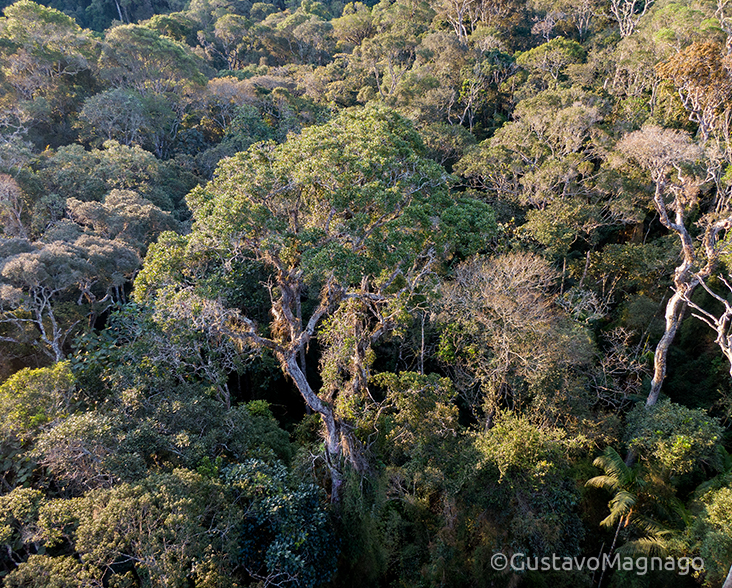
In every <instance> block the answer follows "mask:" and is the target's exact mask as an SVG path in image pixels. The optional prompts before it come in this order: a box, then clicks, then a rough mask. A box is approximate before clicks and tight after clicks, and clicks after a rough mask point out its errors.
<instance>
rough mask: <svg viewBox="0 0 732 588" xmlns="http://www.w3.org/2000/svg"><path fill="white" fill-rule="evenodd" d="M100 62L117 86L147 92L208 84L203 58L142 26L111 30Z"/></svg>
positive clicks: (109, 78)
mask: <svg viewBox="0 0 732 588" xmlns="http://www.w3.org/2000/svg"><path fill="white" fill-rule="evenodd" d="M99 61H100V66H101V68H102V75H103V77H104V78H105V79H107V80H108V81H109V82H110V83H111V84H112V85H113V86H115V87H118V88H120V87H121V88H124V87H126V88H133V89H135V90H137V91H138V92H140V93H143V94H144V93H149V92H152V93H156V94H163V93H166V92H174V91H176V90H177V91H180V90H182V89H183V88H185V86H187V85H189V84H193V85H195V84H203V83H204V78H203V75H202V74H201V73H200V69H199V61H198V60H197V59H196V57H195V55H193V54H192V53H191V51H190V49H188V48H187V47H186V46H185V45H183V44H181V43H178V42H176V41H173V40H172V39H169V38H167V37H163V36H160V35H159V34H158V32H157V31H154V30H152V29H149V28H147V27H144V26H141V25H122V26H117V27H114V28H112V29H109V30H108V31H107V34H106V37H105V45H104V46H103V48H102V54H101V56H100V58H99Z"/></svg>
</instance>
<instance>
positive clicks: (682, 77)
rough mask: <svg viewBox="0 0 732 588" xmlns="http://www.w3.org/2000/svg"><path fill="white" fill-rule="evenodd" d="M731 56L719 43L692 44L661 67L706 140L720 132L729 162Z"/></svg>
mask: <svg viewBox="0 0 732 588" xmlns="http://www.w3.org/2000/svg"><path fill="white" fill-rule="evenodd" d="M729 67H730V64H729V57H728V56H727V55H726V52H725V50H724V48H723V47H722V46H721V45H720V44H718V43H712V42H706V43H692V44H691V45H689V46H688V47H686V48H685V49H684V50H683V51H679V52H678V53H676V54H674V55H673V56H672V57H671V59H669V60H668V61H666V62H665V63H661V64H659V65H658V66H657V69H658V72H659V74H660V75H662V76H663V77H664V78H666V79H668V80H670V81H671V82H673V84H674V86H676V88H677V90H678V93H679V97H680V98H681V101H682V103H683V105H684V108H686V110H687V111H688V112H689V120H691V121H693V122H695V123H697V124H698V125H699V130H700V132H701V134H702V139H703V140H704V141H706V140H707V139H708V138H709V137H710V135H712V133H714V132H716V133H717V134H718V136H719V137H720V138H721V139H722V141H724V150H725V152H727V159H728V160H729V157H730V154H729V151H730V146H729V145H728V144H727V143H728V141H727V140H726V137H729V130H730V122H732V118H731V117H732V104H730V102H729V95H730V92H731V91H732V73H731V72H730V69H729Z"/></svg>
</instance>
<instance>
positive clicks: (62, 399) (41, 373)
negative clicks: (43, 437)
mask: <svg viewBox="0 0 732 588" xmlns="http://www.w3.org/2000/svg"><path fill="white" fill-rule="evenodd" d="M74 388H75V381H74V376H73V374H72V372H71V370H70V369H69V364H68V363H67V362H60V363H57V364H54V365H53V366H52V367H48V368H38V369H35V370H33V369H29V368H25V369H23V370H20V371H19V372H16V373H15V374H13V375H12V376H11V377H10V378H8V379H7V380H5V382H3V383H2V384H1V385H0V415H1V416H0V430H2V435H3V437H4V438H6V439H7V438H8V437H15V438H17V439H19V440H20V441H28V440H29V439H31V438H32V437H33V436H35V434H37V433H38V432H39V431H40V430H41V429H42V428H44V427H46V426H48V424H49V423H52V422H54V421H57V420H58V419H61V418H63V417H65V416H67V415H68V412H69V410H70V408H71V405H72V394H73V392H74Z"/></svg>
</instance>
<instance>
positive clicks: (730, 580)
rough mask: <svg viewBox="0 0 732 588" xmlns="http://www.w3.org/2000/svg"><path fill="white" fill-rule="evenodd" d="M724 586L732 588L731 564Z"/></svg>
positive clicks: (724, 587) (723, 587)
mask: <svg viewBox="0 0 732 588" xmlns="http://www.w3.org/2000/svg"><path fill="white" fill-rule="evenodd" d="M722 588H732V566H730V568H729V572H728V573H727V579H726V580H725V581H724V584H723V585H722Z"/></svg>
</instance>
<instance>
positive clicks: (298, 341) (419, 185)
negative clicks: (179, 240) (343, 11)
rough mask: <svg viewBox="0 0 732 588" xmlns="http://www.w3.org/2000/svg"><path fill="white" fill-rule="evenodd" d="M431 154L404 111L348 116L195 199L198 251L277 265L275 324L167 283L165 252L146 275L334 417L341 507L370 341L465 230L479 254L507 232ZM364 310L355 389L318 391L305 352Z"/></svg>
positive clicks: (330, 442) (229, 163)
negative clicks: (258, 351)
mask: <svg viewBox="0 0 732 588" xmlns="http://www.w3.org/2000/svg"><path fill="white" fill-rule="evenodd" d="M375 137H378V141H375V140H374V138H375ZM423 151H424V147H423V146H422V144H421V140H420V138H419V136H418V135H417V134H416V132H415V131H414V130H413V129H412V128H411V125H410V124H409V123H408V121H406V120H405V119H403V118H402V117H400V116H398V115H397V114H395V113H394V112H391V111H389V110H386V109H383V108H368V109H366V110H364V111H360V112H346V113H344V114H342V115H340V116H339V117H337V118H336V119H334V120H333V121H331V122H330V123H328V124H326V125H323V126H320V127H310V128H308V129H306V130H304V131H303V132H302V134H301V135H299V136H297V137H291V138H290V139H289V140H288V141H287V142H286V143H285V144H283V145H280V146H274V145H272V144H264V145H258V146H255V147H253V148H251V149H250V150H249V151H248V152H246V153H240V154H238V155H236V156H235V157H233V158H231V159H228V160H225V161H224V162H223V163H222V164H221V165H220V167H219V169H218V173H217V174H216V176H215V178H214V180H213V182H211V183H210V184H209V185H208V186H206V187H205V188H201V189H196V190H194V191H193V192H192V193H191V194H190V195H189V198H188V201H189V204H190V206H191V209H192V210H193V215H194V219H195V224H194V227H193V232H192V234H191V236H190V238H189V240H188V244H187V250H188V252H189V255H194V256H199V257H200V256H204V258H205V257H208V258H209V259H210V261H209V262H208V263H213V264H223V267H228V268H234V267H241V266H242V264H244V265H246V264H252V263H255V264H259V265H261V266H262V267H264V268H265V269H266V271H267V272H268V273H269V276H270V278H269V282H268V284H266V287H267V289H268V293H269V299H270V308H269V311H270V313H271V317H272V319H271V322H270V323H269V325H267V326H265V325H262V326H259V325H257V324H256V323H255V321H254V320H253V319H252V317H251V316H247V312H246V311H247V309H243V308H236V307H235V306H233V305H232V304H231V301H234V300H235V296H236V293H235V292H226V291H224V292H221V291H220V290H216V291H209V293H208V294H206V292H205V290H204V289H203V288H201V287H200V286H203V284H204V281H203V280H195V279H191V278H194V276H191V277H189V278H184V279H185V280H186V281H187V282H188V285H186V284H180V283H179V284H178V286H177V287H176V288H174V289H171V288H170V287H168V288H167V289H166V288H163V287H162V286H163V284H164V283H165V282H168V283H169V284H170V278H166V277H165V276H164V274H165V268H164V267H161V265H160V260H162V259H163V257H164V256H165V252H164V251H162V250H158V249H157V248H155V247H153V248H151V254H150V255H152V256H154V257H155V258H156V259H158V260H159V261H158V263H153V264H151V265H149V266H148V267H147V268H146V269H145V270H143V272H142V273H141V274H140V277H139V278H138V283H139V286H140V287H139V288H138V294H137V296H138V298H140V299H145V298H148V297H150V298H151V297H152V294H154V293H155V290H156V289H157V291H158V299H159V303H162V302H163V299H164V298H167V301H168V304H169V308H168V312H169V313H173V314H175V313H179V314H180V315H181V316H183V315H185V316H190V317H191V319H192V320H194V321H213V322H214V323H215V324H216V325H217V326H218V329H219V330H220V332H221V333H224V334H226V335H228V336H230V337H232V338H233V339H235V340H237V341H239V342H241V344H242V345H245V346H249V347H251V346H254V347H263V348H267V349H269V350H271V351H272V352H273V353H274V355H275V356H276V357H277V360H278V361H279V364H280V367H281V369H282V371H283V372H284V373H285V374H287V375H288V376H289V377H290V378H292V380H293V382H294V383H295V385H296V387H297V389H298V391H299V392H300V394H301V395H302V397H303V399H304V401H305V403H306V404H307V405H308V407H309V408H310V409H311V410H313V411H314V412H316V413H318V414H319V415H320V416H321V417H322V420H323V423H324V426H325V450H326V459H327V461H328V464H329V467H330V470H331V478H332V498H333V499H334V500H337V499H338V496H339V488H340V486H341V483H342V473H341V460H342V458H343V457H344V453H347V454H348V455H349V457H350V458H351V460H352V462H354V463H357V459H356V456H355V453H354V452H351V451H350V449H353V448H354V445H353V443H352V437H351V435H350V433H349V427H348V422H347V420H348V419H347V413H345V412H343V411H342V410H340V409H339V403H341V402H342V401H343V399H345V398H348V397H349V396H350V395H354V394H363V393H364V392H365V386H366V378H367V376H368V368H369V363H370V359H369V358H370V357H371V356H372V353H371V352H370V348H371V345H372V344H373V343H374V342H375V341H376V340H378V339H379V338H380V337H381V336H383V335H384V334H385V333H386V332H388V331H390V330H391V329H393V328H394V327H395V326H396V325H397V324H398V323H399V321H400V320H401V319H402V318H403V317H404V311H405V307H406V305H408V304H409V300H410V298H411V296H412V295H413V294H414V293H415V291H416V290H417V289H418V288H419V287H420V284H421V283H422V282H423V281H424V279H425V278H426V276H427V275H428V274H429V273H430V272H431V271H433V269H434V267H433V266H434V263H435V262H436V261H437V260H438V259H439V258H442V257H444V256H445V255H446V254H448V253H449V252H450V251H452V250H454V249H455V247H454V242H462V243H470V241H469V239H468V240H467V241H466V235H465V234H463V235H460V239H457V237H458V236H457V234H456V233H457V228H458V227H460V228H461V229H462V231H463V233H469V232H470V229H471V228H472V230H473V233H475V236H476V237H477V238H476V239H475V241H474V242H472V243H470V244H469V245H468V246H467V247H466V249H470V248H472V249H474V248H475V246H476V245H477V246H480V243H481V238H485V237H487V236H488V235H489V234H491V232H492V231H493V229H494V227H495V224H494V221H493V216H492V214H491V212H490V210H489V209H488V207H487V206H485V205H481V204H480V203H477V202H471V203H469V204H467V203H466V202H465V201H462V200H458V199H455V198H454V197H452V196H451V195H450V194H449V192H448V190H447V182H448V176H447V174H446V173H445V171H444V169H443V168H441V167H440V166H438V165H437V164H435V163H434V162H432V161H430V160H428V159H426V158H425V157H423V155H422V153H423ZM448 219H449V224H448V222H446V221H447V220H448ZM461 221H465V222H462V224H461ZM196 252H198V253H196ZM468 252H469V251H468ZM150 255H149V256H148V257H150ZM199 267H201V266H200V265H199ZM155 272H158V273H159V274H161V275H160V276H159V277H156V276H155ZM184 273H189V274H190V272H184ZM156 281H157V282H158V285H157V286H156V285H155V283H156ZM196 282H198V286H199V288H198V289H196V287H195V286H196ZM171 285H173V284H171ZM151 286H152V287H151ZM227 298H228V300H227ZM354 313H355V314H356V315H357V316H359V317H360V320H357V321H356V322H357V323H359V324H362V329H361V330H360V331H357V332H355V333H353V335H352V336H353V337H354V339H351V341H352V343H351V345H350V346H349V347H348V348H347V349H346V352H347V354H348V355H347V356H346V357H347V358H349V359H348V360H347V361H346V362H345V365H344V366H343V369H344V370H345V371H346V372H347V373H348V374H350V376H349V377H348V378H346V380H347V381H348V384H347V386H346V387H344V388H341V389H336V390H334V389H333V388H332V387H329V386H323V389H322V390H321V391H320V392H319V391H318V390H317V387H316V385H315V384H314V382H313V380H312V377H311V376H309V375H308V369H307V367H306V365H305V351H306V350H307V348H308V346H309V345H310V343H311V341H312V340H313V339H314V338H316V336H317V333H318V329H319V328H320V327H321V325H323V323H324V322H325V321H326V320H327V319H329V317H336V318H335V320H336V321H338V322H340V323H342V324H344V325H348V324H351V325H352V324H354V321H353V319H352V318H349V317H352V316H353V315H354Z"/></svg>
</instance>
